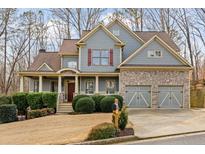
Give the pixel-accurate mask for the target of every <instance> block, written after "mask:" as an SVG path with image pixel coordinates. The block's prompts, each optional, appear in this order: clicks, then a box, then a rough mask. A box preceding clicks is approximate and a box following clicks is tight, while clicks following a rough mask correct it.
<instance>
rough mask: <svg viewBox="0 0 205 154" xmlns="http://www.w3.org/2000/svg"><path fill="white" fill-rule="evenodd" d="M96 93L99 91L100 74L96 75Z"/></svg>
mask: <svg viewBox="0 0 205 154" xmlns="http://www.w3.org/2000/svg"><path fill="white" fill-rule="evenodd" d="M95 93H99V76H96V77H95Z"/></svg>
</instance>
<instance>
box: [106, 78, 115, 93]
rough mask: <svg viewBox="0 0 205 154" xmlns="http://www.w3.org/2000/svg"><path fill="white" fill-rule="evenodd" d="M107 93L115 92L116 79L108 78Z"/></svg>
mask: <svg viewBox="0 0 205 154" xmlns="http://www.w3.org/2000/svg"><path fill="white" fill-rule="evenodd" d="M106 93H107V94H112V93H115V81H114V80H106Z"/></svg>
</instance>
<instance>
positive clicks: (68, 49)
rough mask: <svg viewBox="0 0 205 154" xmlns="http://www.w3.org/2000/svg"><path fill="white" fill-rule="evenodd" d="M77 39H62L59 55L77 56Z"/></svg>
mask: <svg viewBox="0 0 205 154" xmlns="http://www.w3.org/2000/svg"><path fill="white" fill-rule="evenodd" d="M78 41H79V39H64V40H63V43H62V45H61V47H60V52H59V54H63V55H78V49H77V46H76V43H77V42H78Z"/></svg>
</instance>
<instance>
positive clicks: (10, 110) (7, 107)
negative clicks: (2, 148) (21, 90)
mask: <svg viewBox="0 0 205 154" xmlns="http://www.w3.org/2000/svg"><path fill="white" fill-rule="evenodd" d="M16 120H17V108H16V105H15V104H3V105H0V123H7V122H13V121H16Z"/></svg>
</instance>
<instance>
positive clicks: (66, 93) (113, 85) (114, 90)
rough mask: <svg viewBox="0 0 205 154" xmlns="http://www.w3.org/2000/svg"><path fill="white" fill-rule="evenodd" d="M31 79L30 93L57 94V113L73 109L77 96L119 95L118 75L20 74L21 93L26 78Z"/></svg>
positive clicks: (72, 73)
mask: <svg viewBox="0 0 205 154" xmlns="http://www.w3.org/2000/svg"><path fill="white" fill-rule="evenodd" d="M25 77H27V78H29V92H57V93H58V102H57V112H61V111H62V112H67V110H68V109H69V110H70V109H72V107H71V102H72V100H73V97H74V96H75V95H77V94H87V95H93V94H102V95H111V94H118V93H119V87H120V86H119V74H118V73H101V74H96V73H77V72H71V71H63V72H59V73H53V74H51V73H47V74H45V73H43V72H39V73H38V74H34V73H33V74H32V73H30V74H28V72H27V74H24V75H23V74H20V92H24V78H25Z"/></svg>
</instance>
